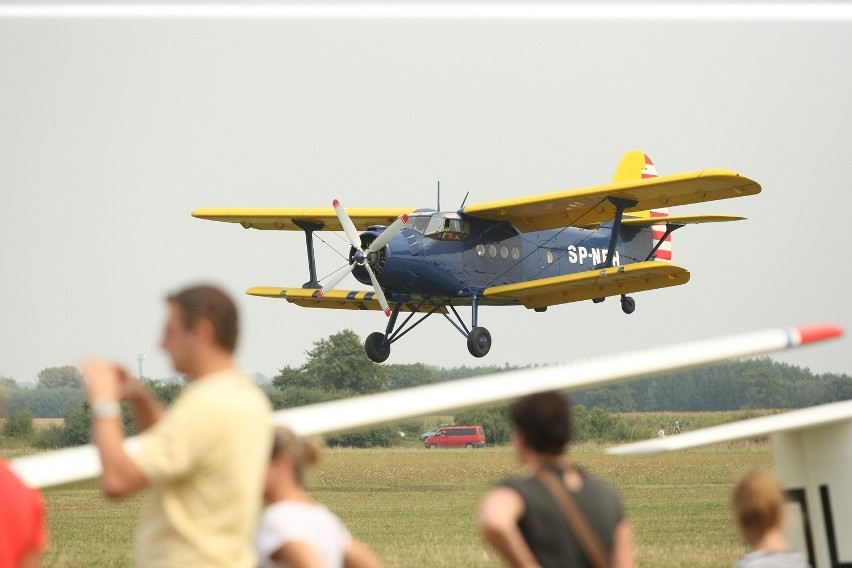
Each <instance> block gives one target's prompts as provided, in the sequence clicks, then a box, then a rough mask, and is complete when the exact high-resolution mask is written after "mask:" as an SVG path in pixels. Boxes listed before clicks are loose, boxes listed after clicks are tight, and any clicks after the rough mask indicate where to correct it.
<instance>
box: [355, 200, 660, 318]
mask: <svg viewBox="0 0 852 568" xmlns="http://www.w3.org/2000/svg"><path fill="white" fill-rule="evenodd" d="M382 230H384V228H383V227H375V228H371V229H370V230H368V231H367V232H366V233H364V234H362V240H363V239H366V240H372V239H373V238H375V236H376V235H378V234H379V233H381V231H382ZM611 233H612V231H611V227H610V225H608V224H604V225H602V226H601V227H599V228H597V229H595V230H587V229H579V228H575V227H567V228H563V229H551V230H547V231H539V232H531V233H520V232H518V231H517V230H516V229H515V228H514V227H513V226H512V225H510V224H508V223H500V222H494V221H488V220H484V219H477V218H471V217H465V216H463V215H460V214H457V213H438V212H428V213H426V212H418V213H415V214H414V215H413V216H412V217H411V220H410V221H409V223H408V224H407V225H406V228H404V229H403V230H402V231H401V232H400V233H399V234H398V235H396V236H395V237H394V238H393V239H392V240H391V241H390V242H389V243H388V245H387V246H386V248H385V249H384V251H383V252H382V253H381V254H382V258H381V263H379V265H378V266H376V265H372V266H373V269H374V271H376V274H377V278H378V280H379V283H380V284H381V286H382V288H383V289H384V290H385V293H386V294H388V295H390V296H392V297H393V296H397V297H405V296H408V295H410V296H414V297H422V296H433V297H440V298H459V299H460V300H462V301H461V302H459V303H465V302H464V299H468V300H469V298H470V297H471V296H473V295H477V296H479V295H480V294H481V292H482V291H483V290H484V289H485V288H488V287H490V286H499V285H502V284H513V283H516V282H524V281H529V280H537V279H540V278H549V277H552V276H561V275H565V274H572V273H576V272H581V271H586V270H590V269H593V268H595V267H596V266H600V265H602V264H603V263H604V262H605V261H606V260H607V252H608V248H609V246H610V240H611ZM651 248H652V242H651V232H650V230H648V229H644V230H643V229H638V228H630V227H622V228H621V230H620V233H619V238H618V239H617V245H616V250H615V251H614V252H613V255H612V264H613V265H615V266H618V265H623V264H629V263H633V262H639V261H643V260H645V258H646V257H647V256H648V253H649V252H650V251H651ZM374 260H375V259H374ZM353 274H354V275H355V276H356V278H358V280H359V281H361V282H362V283H364V284H369V283H370V281H369V278H368V276H367V275H366V272H364V271H360V272H359V271H358V270H357V269H356V270H355V271H354V272H353Z"/></svg>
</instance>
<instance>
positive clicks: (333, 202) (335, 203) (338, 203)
mask: <svg viewBox="0 0 852 568" xmlns="http://www.w3.org/2000/svg"><path fill="white" fill-rule="evenodd" d="M338 205H340V201H338V200H337V199H335V200H334V201H332V202H331V206H332V207H337V206H338Z"/></svg>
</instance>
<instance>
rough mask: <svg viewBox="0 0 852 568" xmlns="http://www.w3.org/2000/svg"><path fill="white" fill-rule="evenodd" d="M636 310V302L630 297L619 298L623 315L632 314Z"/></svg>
mask: <svg viewBox="0 0 852 568" xmlns="http://www.w3.org/2000/svg"><path fill="white" fill-rule="evenodd" d="M635 309H636V300H634V299H633V298H631V297H630V296H622V297H621V311H622V312H624V313H625V314H632V313H633V311H634V310H635Z"/></svg>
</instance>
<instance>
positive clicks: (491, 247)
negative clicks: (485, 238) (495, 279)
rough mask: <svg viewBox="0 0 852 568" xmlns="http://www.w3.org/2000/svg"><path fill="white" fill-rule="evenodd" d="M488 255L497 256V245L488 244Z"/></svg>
mask: <svg viewBox="0 0 852 568" xmlns="http://www.w3.org/2000/svg"><path fill="white" fill-rule="evenodd" d="M488 256H490V257H491V258H495V257H496V256H497V245H488Z"/></svg>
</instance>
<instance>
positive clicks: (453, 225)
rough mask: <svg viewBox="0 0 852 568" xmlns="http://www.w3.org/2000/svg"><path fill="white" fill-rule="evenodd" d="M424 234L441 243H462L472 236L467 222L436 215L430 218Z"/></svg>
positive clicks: (445, 215)
mask: <svg viewBox="0 0 852 568" xmlns="http://www.w3.org/2000/svg"><path fill="white" fill-rule="evenodd" d="M423 234H424V235H426V236H427V237H432V238H433V239H438V240H440V241H461V240H463V239H466V238H467V237H468V235H469V234H470V227H469V225H468V222H467V221H465V220H463V219H460V218H459V217H449V216H448V214H436V215H432V217H431V218H429V223H428V225H427V226H426V229H425V230H424V232H423Z"/></svg>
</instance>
